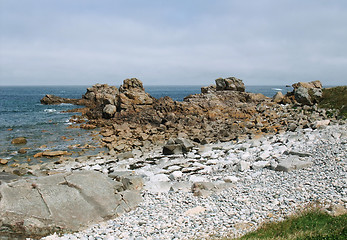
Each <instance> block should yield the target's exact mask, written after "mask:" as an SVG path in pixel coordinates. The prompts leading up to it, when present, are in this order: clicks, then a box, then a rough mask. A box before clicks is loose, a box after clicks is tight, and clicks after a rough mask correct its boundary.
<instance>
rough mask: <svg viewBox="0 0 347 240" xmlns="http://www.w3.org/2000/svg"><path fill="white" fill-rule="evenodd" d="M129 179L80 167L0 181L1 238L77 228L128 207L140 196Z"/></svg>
mask: <svg viewBox="0 0 347 240" xmlns="http://www.w3.org/2000/svg"><path fill="white" fill-rule="evenodd" d="M128 182H129V181H128ZM128 182H126V184H123V183H121V182H117V181H113V180H112V179H111V178H108V177H107V176H105V175H104V174H102V173H98V172H95V171H90V172H89V171H81V172H74V173H66V174H56V175H52V176H47V177H40V178H37V179H30V180H18V181H15V182H10V183H4V184H1V185H0V209H1V211H0V238H1V236H2V235H5V234H6V235H10V236H11V235H12V236H15V234H23V235H24V236H43V235H47V234H49V233H52V232H55V231H58V232H60V231H76V230H80V229H81V228H85V227H87V226H89V225H90V224H92V223H97V222H100V221H105V220H107V219H110V218H112V217H115V216H118V215H120V214H122V213H124V212H127V211H130V210H131V209H133V208H135V207H136V206H137V205H138V204H139V202H140V201H141V196H140V194H139V193H138V192H137V191H136V190H129V189H128V188H127V186H130V184H129V183H128ZM132 189H134V188H132Z"/></svg>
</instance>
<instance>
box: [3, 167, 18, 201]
mask: <svg viewBox="0 0 347 240" xmlns="http://www.w3.org/2000/svg"><path fill="white" fill-rule="evenodd" d="M18 178H19V177H18V176H17V175H15V174H11V173H7V172H0V185H1V184H2V183H6V182H11V181H14V180H17V179H18ZM0 200H1V197H0Z"/></svg>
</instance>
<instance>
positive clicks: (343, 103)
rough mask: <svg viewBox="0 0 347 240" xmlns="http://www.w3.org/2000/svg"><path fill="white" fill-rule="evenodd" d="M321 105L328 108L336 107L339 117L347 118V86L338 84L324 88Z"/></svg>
mask: <svg viewBox="0 0 347 240" xmlns="http://www.w3.org/2000/svg"><path fill="white" fill-rule="evenodd" d="M319 107H321V108H326V109H336V110H338V111H339V117H341V118H342V119H346V118H347V86H338V87H333V88H324V89H323V98H322V101H321V102H320V103H319Z"/></svg>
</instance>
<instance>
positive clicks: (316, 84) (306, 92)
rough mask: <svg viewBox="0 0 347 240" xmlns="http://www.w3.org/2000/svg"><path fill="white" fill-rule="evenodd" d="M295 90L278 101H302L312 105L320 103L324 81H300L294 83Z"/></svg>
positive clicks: (304, 103) (301, 102)
mask: <svg viewBox="0 0 347 240" xmlns="http://www.w3.org/2000/svg"><path fill="white" fill-rule="evenodd" d="M292 87H293V91H292V92H289V93H287V94H286V96H285V97H284V98H282V100H281V101H277V102H278V103H300V104H302V105H309V106H312V105H313V104H315V103H319V102H320V100H321V99H322V97H323V91H322V83H321V82H320V81H318V80H317V81H312V82H298V83H294V84H293V85H292Z"/></svg>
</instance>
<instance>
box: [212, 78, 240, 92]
mask: <svg viewBox="0 0 347 240" xmlns="http://www.w3.org/2000/svg"><path fill="white" fill-rule="evenodd" d="M216 90H217V91H225V90H227V91H230V90H231V91H239V92H244V91H245V85H244V84H243V82H242V80H241V79H238V78H236V77H229V78H218V79H216Z"/></svg>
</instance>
